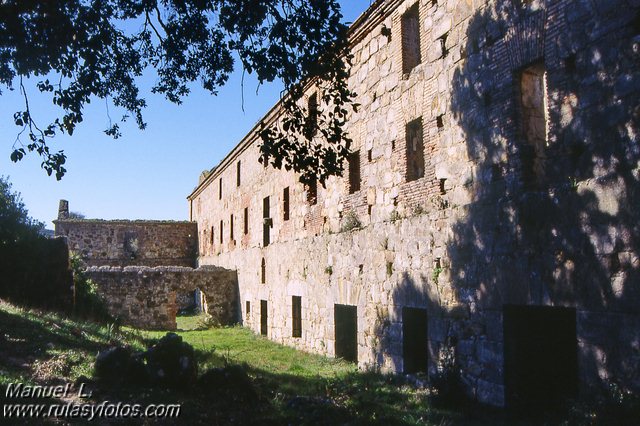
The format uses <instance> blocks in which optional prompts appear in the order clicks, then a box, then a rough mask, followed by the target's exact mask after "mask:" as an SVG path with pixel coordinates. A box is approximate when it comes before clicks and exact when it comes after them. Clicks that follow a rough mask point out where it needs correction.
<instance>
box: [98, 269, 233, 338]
mask: <svg viewBox="0 0 640 426" xmlns="http://www.w3.org/2000/svg"><path fill="white" fill-rule="evenodd" d="M86 272H87V276H88V277H89V278H90V279H91V280H92V281H94V282H95V283H97V285H98V293H99V294H100V295H101V296H103V297H104V299H105V301H106V303H107V309H108V310H109V313H110V314H111V315H113V316H114V317H116V318H119V319H120V320H121V321H122V322H123V323H124V324H128V325H132V326H134V327H138V328H142V329H147V330H175V328H176V314H177V312H178V309H179V306H178V303H177V301H176V296H177V295H178V294H181V293H186V292H192V291H193V290H196V289H199V290H200V291H202V292H203V293H204V295H205V297H206V302H207V313H209V314H210V315H211V316H212V318H213V320H214V321H216V322H218V323H220V324H225V325H229V324H233V323H235V322H237V320H238V289H237V277H236V273H235V272H234V271H230V270H225V269H223V268H216V267H201V268H198V269H192V268H185V267H176V266H161V267H155V268H149V267H142V266H127V267H125V268H120V267H109V266H102V267H91V268H88V269H87V271H86Z"/></svg>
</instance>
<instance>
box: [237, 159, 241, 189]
mask: <svg viewBox="0 0 640 426" xmlns="http://www.w3.org/2000/svg"><path fill="white" fill-rule="evenodd" d="M240 167H241V166H240V160H238V164H237V166H236V186H240Z"/></svg>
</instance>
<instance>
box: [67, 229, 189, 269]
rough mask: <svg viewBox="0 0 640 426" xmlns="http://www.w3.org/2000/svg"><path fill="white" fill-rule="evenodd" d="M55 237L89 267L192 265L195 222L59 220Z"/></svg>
mask: <svg viewBox="0 0 640 426" xmlns="http://www.w3.org/2000/svg"><path fill="white" fill-rule="evenodd" d="M54 223H55V232H56V235H57V236H64V237H65V238H66V239H67V245H68V247H69V250H70V251H71V252H74V253H78V254H80V256H81V257H82V259H83V260H84V261H85V263H86V264H87V265H89V266H103V265H106V266H128V265H140V266H151V267H153V266H161V265H175V266H187V267H193V266H195V258H196V250H197V244H198V242H197V236H198V231H197V229H198V226H197V224H196V223H195V222H174V221H142V220H134V221H128V220H97V219H95V220H92V219H58V220H56V221H54Z"/></svg>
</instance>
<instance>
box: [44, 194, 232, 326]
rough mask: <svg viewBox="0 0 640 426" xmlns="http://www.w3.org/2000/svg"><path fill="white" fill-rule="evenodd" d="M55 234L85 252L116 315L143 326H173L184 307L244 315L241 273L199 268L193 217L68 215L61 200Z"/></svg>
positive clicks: (90, 272) (222, 316) (214, 314)
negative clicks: (240, 298) (149, 218)
mask: <svg viewBox="0 0 640 426" xmlns="http://www.w3.org/2000/svg"><path fill="white" fill-rule="evenodd" d="M54 223H55V234H56V236H58V237H63V238H64V239H65V241H66V245H67V248H68V250H69V252H71V253H74V254H77V255H79V256H80V257H81V259H82V261H83V262H84V264H85V265H86V266H87V269H86V271H85V273H86V275H87V277H88V278H89V279H91V280H92V281H93V282H95V283H96V284H97V288H98V293H99V294H100V295H101V296H102V297H103V299H104V301H105V303H106V307H107V309H108V311H109V313H110V314H111V315H112V316H114V317H115V318H117V319H119V320H120V321H122V322H123V323H125V324H129V325H133V326H135V327H139V328H143V329H156V330H174V329H175V328H176V314H177V313H178V311H179V310H180V309H183V308H190V307H193V306H197V307H198V309H199V310H201V311H204V312H207V313H208V314H209V315H211V318H212V320H213V321H214V322H217V323H220V324H225V325H226V324H234V323H236V322H237V318H238V311H239V307H238V286H237V279H236V273H235V271H231V270H226V269H224V268H216V267H211V266H204V267H199V268H194V266H195V264H196V250H197V245H198V241H197V237H198V234H197V224H196V223H194V222H174V221H145V220H133V221H129V220H112V221H108V220H98V219H72V218H69V203H68V202H67V201H66V200H61V201H60V208H59V211H58V219H57V220H55V221H54Z"/></svg>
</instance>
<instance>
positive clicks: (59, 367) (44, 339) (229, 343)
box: [0, 301, 494, 425]
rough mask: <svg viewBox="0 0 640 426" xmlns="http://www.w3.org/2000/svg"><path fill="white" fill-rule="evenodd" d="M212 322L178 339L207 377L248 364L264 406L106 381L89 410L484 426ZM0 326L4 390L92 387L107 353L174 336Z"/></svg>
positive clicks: (48, 324) (31, 322) (17, 316)
mask: <svg viewBox="0 0 640 426" xmlns="http://www.w3.org/2000/svg"><path fill="white" fill-rule="evenodd" d="M205 322H206V321H205V318H204V317H201V316H191V317H181V318H179V319H178V328H179V330H180V331H179V332H178V334H179V335H181V336H182V338H183V339H184V341H186V342H187V343H189V344H191V345H192V346H193V347H194V349H195V350H196V356H197V358H198V361H199V370H200V373H203V372H204V371H206V370H207V369H209V368H213V367H222V366H225V365H240V366H242V368H243V369H244V370H245V371H246V372H247V374H248V375H249V378H250V380H251V385H252V386H253V387H254V389H255V392H256V394H257V401H253V402H250V403H247V401H243V400H242V399H237V398H236V397H235V396H234V395H233V394H232V393H226V392H224V390H223V392H222V393H218V394H216V396H215V397H212V396H211V395H209V396H207V395H203V394H202V392H201V391H199V390H198V389H197V388H195V387H194V388H193V389H187V390H166V389H157V388H139V387H135V386H129V385H127V386H122V385H117V386H111V385H107V384H104V383H99V382H98V383H95V385H96V386H98V388H99V390H100V391H99V392H96V395H95V396H94V397H93V399H92V400H91V401H83V402H94V403H99V402H100V401H104V400H109V401H128V402H131V403H141V404H144V403H156V404H157V403H161V402H165V403H181V404H182V415H181V417H180V420H181V421H180V423H181V424H211V423H217V424H227V423H236V424H385V425H387V424H403V425H404V424H406V425H411V424H416V425H417V424H435V425H443V424H476V422H474V421H471V419H470V418H469V417H468V416H465V415H463V414H460V413H456V412H451V411H443V410H439V409H435V408H433V407H432V406H431V405H430V402H429V395H428V392H427V391H426V390H421V389H416V388H414V387H412V386H410V385H408V384H407V383H406V382H405V381H404V380H403V379H402V378H401V377H398V376H386V375H381V374H377V373H362V372H358V371H357V370H356V367H355V365H354V364H350V363H346V362H344V361H341V360H335V359H331V358H327V357H323V356H318V355H312V354H308V353H304V352H301V351H297V350H295V349H293V348H290V347H285V346H282V345H279V344H276V343H274V342H271V341H269V340H267V339H265V338H263V337H260V336H256V335H254V334H253V333H252V332H251V331H249V330H247V329H244V328H241V327H223V328H210V329H202V328H203V324H204V323H205ZM0 324H2V325H3V328H2V331H1V332H0V385H3V386H6V385H7V384H8V383H15V382H25V383H30V384H61V383H68V382H75V381H76V380H79V381H91V377H92V374H93V362H94V360H95V356H96V354H97V353H98V352H99V351H100V350H103V349H105V348H107V347H109V346H112V345H129V346H131V347H133V348H134V349H136V350H140V351H142V350H145V348H146V347H147V346H148V345H151V344H153V342H154V341H155V340H157V339H159V338H161V337H162V336H163V335H164V334H165V332H148V331H139V330H136V329H131V328H124V329H122V330H117V329H116V330H114V327H110V326H109V325H100V324H94V323H91V322H87V321H74V320H72V319H70V318H68V317H67V316H66V315H58V314H54V313H44V312H39V311H29V310H25V309H21V308H18V307H16V306H14V305H11V304H9V303H6V302H2V301H0ZM0 391H2V389H0ZM2 392H3V391H2ZM3 394H4V392H3ZM49 402H50V401H49ZM212 419H215V421H212ZM491 423H494V422H489V423H487V422H480V424H491Z"/></svg>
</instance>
